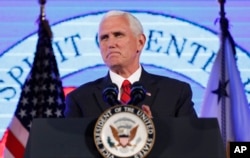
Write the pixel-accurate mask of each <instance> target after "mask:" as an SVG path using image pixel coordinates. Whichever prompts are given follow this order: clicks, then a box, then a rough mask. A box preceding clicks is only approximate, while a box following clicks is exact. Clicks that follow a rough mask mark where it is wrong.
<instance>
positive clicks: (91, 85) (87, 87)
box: [69, 77, 105, 95]
mask: <svg viewBox="0 0 250 158" xmlns="http://www.w3.org/2000/svg"><path fill="white" fill-rule="evenodd" d="M104 78H105V77H101V78H98V79H96V80H93V81H90V82H86V83H84V84H82V85H80V86H79V87H77V88H76V89H74V90H73V91H71V92H70V93H69V95H74V94H78V93H84V92H87V93H89V92H91V91H92V89H93V88H95V87H97V86H98V85H100V84H101V83H102V82H103V80H104Z"/></svg>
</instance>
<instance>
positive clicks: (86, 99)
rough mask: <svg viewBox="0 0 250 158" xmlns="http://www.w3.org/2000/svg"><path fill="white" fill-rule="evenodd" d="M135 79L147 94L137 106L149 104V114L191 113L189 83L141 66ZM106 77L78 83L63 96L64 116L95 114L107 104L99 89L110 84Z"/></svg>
mask: <svg viewBox="0 0 250 158" xmlns="http://www.w3.org/2000/svg"><path fill="white" fill-rule="evenodd" d="M139 82H140V83H141V84H142V85H143V86H144V88H145V90H146V91H147V93H148V94H151V96H149V95H146V98H145V100H144V101H141V102H140V103H139V105H138V106H139V107H141V105H143V104H145V105H148V106H150V109H151V112H152V115H153V117H166V116H167V117H179V116H195V117H197V115H196V112H195V110H194V108H193V105H194V103H193V102H192V91H191V88H190V86H189V84H187V83H185V82H182V81H179V80H176V79H172V78H168V77H163V76H158V75H153V74H149V73H148V72H146V71H145V70H144V69H142V74H141V77H140V80H139ZM111 83H112V82H111V79H110V76H109V74H108V75H107V76H106V77H103V78H100V79H97V80H95V81H93V82H89V83H86V84H84V85H81V86H80V87H79V88H77V89H76V90H74V91H73V92H71V93H69V94H68V95H67V96H66V109H65V112H64V115H65V116H66V117H98V116H99V115H101V113H102V112H104V111H105V110H106V109H107V108H109V107H110V106H109V105H108V104H107V103H105V102H104V100H103V98H102V91H103V89H105V88H106V86H107V85H110V84H111Z"/></svg>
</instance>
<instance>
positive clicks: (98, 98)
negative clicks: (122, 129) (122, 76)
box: [94, 73, 112, 111]
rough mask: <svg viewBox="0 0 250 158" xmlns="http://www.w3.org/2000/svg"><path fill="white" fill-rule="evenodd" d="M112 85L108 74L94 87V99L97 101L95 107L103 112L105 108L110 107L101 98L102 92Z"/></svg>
mask: <svg viewBox="0 0 250 158" xmlns="http://www.w3.org/2000/svg"><path fill="white" fill-rule="evenodd" d="M111 83H112V81H111V79H110V77H109V73H108V74H107V75H106V76H105V77H104V78H103V79H102V80H101V81H100V82H99V83H98V84H97V85H96V88H95V90H94V97H95V100H96V101H97V105H98V106H99V108H100V110H101V111H105V110H106V109H107V108H109V107H110V105H108V104H107V103H105V102H104V100H103V97H102V91H103V90H104V89H105V88H106V87H107V86H108V85H110V84H111Z"/></svg>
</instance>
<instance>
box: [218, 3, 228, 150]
mask: <svg viewBox="0 0 250 158" xmlns="http://www.w3.org/2000/svg"><path fill="white" fill-rule="evenodd" d="M218 2H219V4H220V20H219V21H220V31H221V33H220V34H221V35H220V49H221V50H220V51H221V72H220V73H221V74H220V76H221V79H220V80H221V83H222V85H225V84H226V76H225V74H226V69H225V53H226V51H225V39H226V36H227V35H228V20H227V18H226V16H225V15H226V13H225V7H224V6H225V2H226V0H218ZM222 93H223V92H222ZM226 108H229V107H227V104H226V95H224V94H222V98H221V120H220V121H221V133H222V139H223V144H224V147H225V148H226V146H227V127H226V120H227V119H226V117H227V116H226Z"/></svg>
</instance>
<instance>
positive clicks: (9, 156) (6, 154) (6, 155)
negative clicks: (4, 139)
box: [3, 148, 15, 158]
mask: <svg viewBox="0 0 250 158" xmlns="http://www.w3.org/2000/svg"><path fill="white" fill-rule="evenodd" d="M3 158H15V157H14V156H13V155H12V154H11V153H10V151H9V150H8V149H7V148H6V149H5V150H4V157H3Z"/></svg>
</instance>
